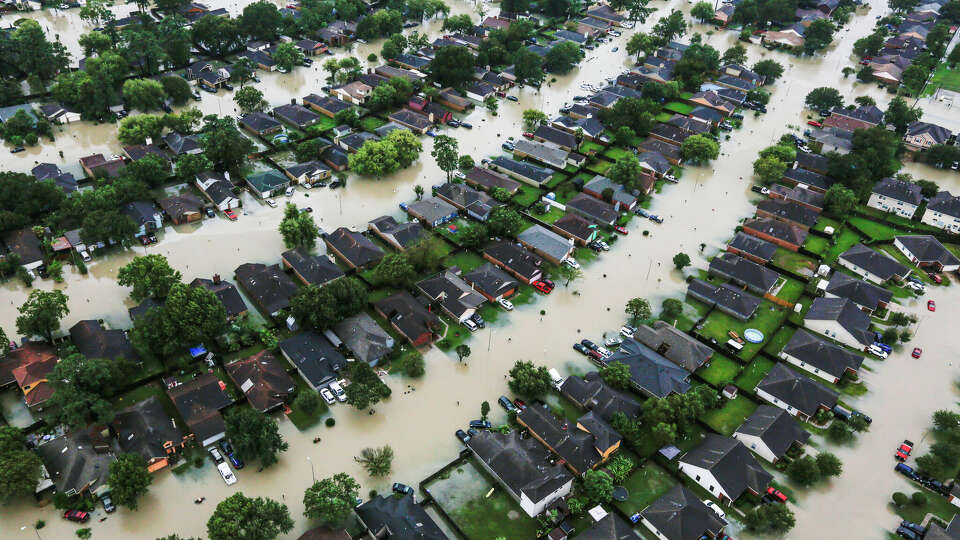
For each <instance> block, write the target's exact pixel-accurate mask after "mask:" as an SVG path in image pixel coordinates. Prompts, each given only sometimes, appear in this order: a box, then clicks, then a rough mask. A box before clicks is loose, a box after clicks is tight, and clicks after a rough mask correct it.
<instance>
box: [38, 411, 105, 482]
mask: <svg viewBox="0 0 960 540" xmlns="http://www.w3.org/2000/svg"><path fill="white" fill-rule="evenodd" d="M37 453H38V454H40V459H41V460H42V461H43V467H44V469H45V470H46V472H47V474H49V475H50V476H49V478H50V482H51V483H52V485H53V487H54V488H55V489H56V491H57V492H58V493H62V494H64V495H67V496H74V495H80V494H83V493H88V492H94V491H97V490H100V489H102V487H103V486H105V485H106V482H107V475H108V474H109V471H110V464H111V463H113V462H114V461H116V456H114V454H113V452H111V451H110V443H109V441H108V440H107V439H106V437H104V436H102V435H101V433H100V432H99V431H97V429H96V428H94V427H89V428H83V429H80V430H78V431H74V432H72V433H69V434H67V435H62V436H60V437H56V438H55V439H51V440H49V441H47V442H44V443H43V444H41V445H40V446H38V447H37Z"/></svg>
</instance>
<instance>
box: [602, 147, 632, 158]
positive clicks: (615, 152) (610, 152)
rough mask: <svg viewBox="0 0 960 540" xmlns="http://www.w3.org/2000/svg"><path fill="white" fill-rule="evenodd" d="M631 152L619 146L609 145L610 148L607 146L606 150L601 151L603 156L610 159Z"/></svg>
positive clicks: (627, 154)
mask: <svg viewBox="0 0 960 540" xmlns="http://www.w3.org/2000/svg"><path fill="white" fill-rule="evenodd" d="M632 153H633V152H630V151H629V150H625V149H623V148H621V147H619V146H611V147H610V148H607V151H606V152H604V153H603V157H605V158H607V159H610V160H612V161H616V160H618V159H620V158H622V157H627V156H629V155H630V154H632Z"/></svg>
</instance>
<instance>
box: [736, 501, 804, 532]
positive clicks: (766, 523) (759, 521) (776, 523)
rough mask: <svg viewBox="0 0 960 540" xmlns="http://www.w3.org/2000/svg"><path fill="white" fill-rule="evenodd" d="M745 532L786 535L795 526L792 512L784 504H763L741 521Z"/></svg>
mask: <svg viewBox="0 0 960 540" xmlns="http://www.w3.org/2000/svg"><path fill="white" fill-rule="evenodd" d="M743 523H744V525H746V527H747V530H749V531H750V532H754V533H757V534H775V535H782V534H786V533H787V532H788V531H789V530H790V529H792V528H793V526H794V525H795V524H796V518H794V516H793V511H791V510H790V508H789V507H788V506H787V505H785V504H764V505H761V506H758V507H756V508H754V509H753V510H752V511H751V512H749V513H747V515H746V517H744V519H743Z"/></svg>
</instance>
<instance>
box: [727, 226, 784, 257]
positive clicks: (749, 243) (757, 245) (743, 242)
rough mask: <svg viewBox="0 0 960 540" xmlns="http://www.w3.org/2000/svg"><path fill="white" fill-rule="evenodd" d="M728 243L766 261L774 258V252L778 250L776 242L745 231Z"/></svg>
mask: <svg viewBox="0 0 960 540" xmlns="http://www.w3.org/2000/svg"><path fill="white" fill-rule="evenodd" d="M727 245H728V246H729V247H731V248H734V249H736V250H738V251H742V252H744V253H748V254H750V255H753V256H754V257H757V258H760V259H763V260H765V261H769V260H770V259H772V258H773V254H774V253H776V252H777V246H775V245H774V244H771V243H770V242H767V241H766V240H763V239H760V238H757V237H756V236H751V235H749V234H747V233H744V232H738V233H737V235H736V236H734V237H733V240H731V241H730V243H729V244H727Z"/></svg>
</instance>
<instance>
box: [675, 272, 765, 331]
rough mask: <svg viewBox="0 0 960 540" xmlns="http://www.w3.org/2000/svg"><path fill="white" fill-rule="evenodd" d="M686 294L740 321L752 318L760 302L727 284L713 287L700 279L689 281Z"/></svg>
mask: <svg viewBox="0 0 960 540" xmlns="http://www.w3.org/2000/svg"><path fill="white" fill-rule="evenodd" d="M687 294H688V295H690V296H692V297H693V298H696V299H697V300H700V301H701V302H704V303H706V304H707V305H708V306H711V307H713V306H716V308H717V309H718V310H720V311H722V312H723V313H726V314H727V315H730V316H731V317H735V318H737V319H740V320H741V321H745V320H747V319H749V318H750V317H752V316H753V314H754V313H756V311H757V308H758V307H760V302H761V300H760V299H759V298H757V297H756V296H753V295H752V294H748V293H746V292H743V291H741V290H740V289H738V288H736V287H733V286H731V285H729V284H727V283H721V284H720V285H714V284H713V283H710V282H709V281H704V280H702V279H693V280H691V281H690V282H689V285H688V287H687Z"/></svg>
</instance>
